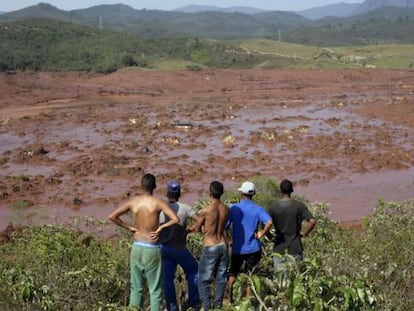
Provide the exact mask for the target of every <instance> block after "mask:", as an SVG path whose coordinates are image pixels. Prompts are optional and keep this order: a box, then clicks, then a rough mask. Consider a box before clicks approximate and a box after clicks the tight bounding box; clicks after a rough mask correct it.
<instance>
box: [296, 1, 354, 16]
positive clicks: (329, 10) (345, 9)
mask: <svg viewBox="0 0 414 311" xmlns="http://www.w3.org/2000/svg"><path fill="white" fill-rule="evenodd" d="M359 6H360V3H345V2H341V3H336V4H330V5H325V6H320V7H314V8H310V9H307V10H303V11H296V12H295V13H297V14H299V15H302V16H303V17H306V18H308V19H312V20H318V19H322V18H325V17H328V16H333V17H348V16H351V15H352V14H353V12H354V11H355V10H356V9H357V8H358V7H359Z"/></svg>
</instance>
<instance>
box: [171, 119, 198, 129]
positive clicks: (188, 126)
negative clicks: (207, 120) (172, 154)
mask: <svg viewBox="0 0 414 311" xmlns="http://www.w3.org/2000/svg"><path fill="white" fill-rule="evenodd" d="M171 124H172V125H173V126H174V127H175V128H177V129H185V130H189V129H192V128H194V125H193V124H192V123H190V122H187V121H180V120H174V121H172V123H171Z"/></svg>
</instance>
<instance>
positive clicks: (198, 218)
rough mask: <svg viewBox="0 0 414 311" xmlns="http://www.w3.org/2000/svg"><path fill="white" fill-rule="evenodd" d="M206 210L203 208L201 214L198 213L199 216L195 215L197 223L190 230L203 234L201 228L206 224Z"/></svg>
mask: <svg viewBox="0 0 414 311" xmlns="http://www.w3.org/2000/svg"><path fill="white" fill-rule="evenodd" d="M204 214H205V208H203V209H202V210H201V211H200V212H198V214H194V215H193V217H194V216H195V217H196V219H195V220H196V222H195V224H194V225H193V226H191V228H190V230H191V232H201V228H202V227H203V225H204V222H205V220H206V219H205V216H204Z"/></svg>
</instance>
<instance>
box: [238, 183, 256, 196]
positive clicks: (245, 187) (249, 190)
mask: <svg viewBox="0 0 414 311" xmlns="http://www.w3.org/2000/svg"><path fill="white" fill-rule="evenodd" d="M237 190H239V191H241V192H242V193H244V194H247V195H255V194H256V187H255V186H254V183H252V182H250V181H245V182H244V183H243V184H242V185H241V187H240V188H239V189H237Z"/></svg>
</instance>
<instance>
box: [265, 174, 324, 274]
mask: <svg viewBox="0 0 414 311" xmlns="http://www.w3.org/2000/svg"><path fill="white" fill-rule="evenodd" d="M280 192H281V193H282V198H281V199H279V200H276V201H275V202H274V203H273V204H271V206H270V208H269V214H270V216H271V217H272V219H273V224H274V226H275V230H276V239H275V241H274V243H275V245H274V251H275V253H276V254H280V255H283V254H289V255H292V256H293V257H295V258H296V259H297V260H302V259H303V246H302V241H301V239H302V238H304V237H307V236H308V234H309V233H310V232H311V231H312V229H313V228H314V227H315V224H316V220H315V218H314V217H313V215H312V214H311V212H310V211H309V209H308V208H307V207H306V205H305V204H303V203H302V202H299V201H297V200H294V199H292V198H291V194H292V192H293V185H292V182H291V181H290V180H287V179H285V180H283V181H282V182H281V183H280ZM303 221H306V222H307V226H306V227H305V228H302V222H303ZM281 264H282V258H281V257H280V256H275V258H274V268H275V271H278V269H279V270H280V265H281Z"/></svg>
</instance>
